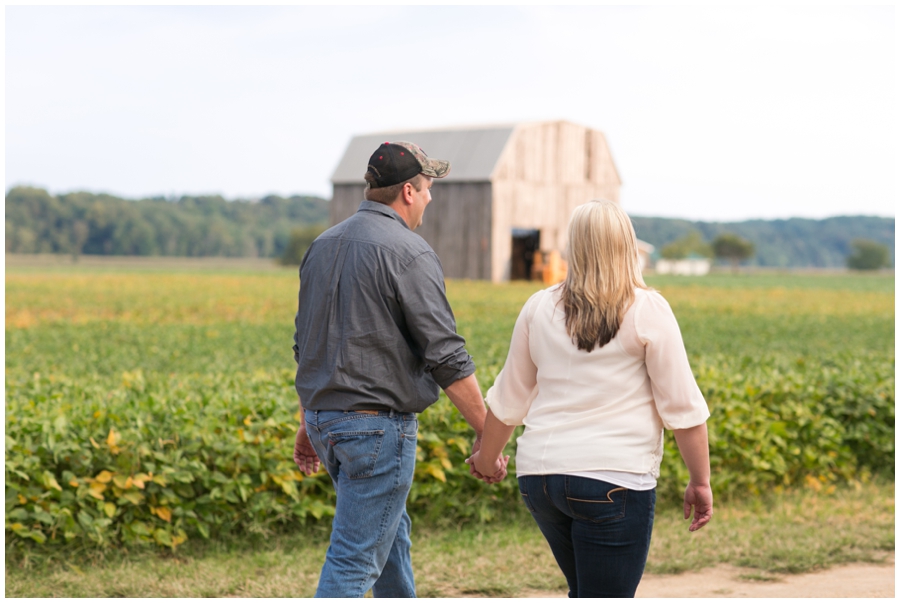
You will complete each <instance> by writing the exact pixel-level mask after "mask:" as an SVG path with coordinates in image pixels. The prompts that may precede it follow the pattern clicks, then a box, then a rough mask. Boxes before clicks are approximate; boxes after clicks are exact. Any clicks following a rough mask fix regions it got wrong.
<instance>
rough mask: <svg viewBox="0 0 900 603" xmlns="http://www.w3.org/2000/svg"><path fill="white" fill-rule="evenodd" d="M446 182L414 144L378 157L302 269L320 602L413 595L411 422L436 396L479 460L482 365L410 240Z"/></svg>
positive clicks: (417, 241)
mask: <svg viewBox="0 0 900 603" xmlns="http://www.w3.org/2000/svg"><path fill="white" fill-rule="evenodd" d="M449 171H450V164H449V162H447V161H440V160H436V159H430V158H428V156H427V155H426V154H425V153H424V151H422V150H421V149H420V148H419V147H418V146H416V145H414V144H412V143H409V142H395V143H388V142H386V143H384V144H382V145H381V146H380V147H378V149H377V150H376V151H375V153H374V154H373V155H372V157H371V158H370V159H369V165H368V169H367V171H366V174H365V176H364V178H365V180H366V183H367V186H366V194H365V197H366V200H365V201H363V202H362V204H361V205H360V206H359V210H358V211H357V213H356V214H355V215H354V216H352V217H350V218H349V219H347V220H345V221H344V222H341V223H340V224H338V225H337V226H334V227H332V228H330V229H328V230H327V231H325V232H324V233H323V234H322V235H321V236H319V238H317V239H316V240H315V241H314V242H313V244H312V245H311V246H310V248H309V251H308V252H307V253H306V256H305V257H304V258H303V262H302V263H301V265H300V283H301V286H300V296H299V308H298V311H297V317H296V320H295V325H296V332H295V334H294V359H295V360H296V361H297V379H296V388H297V394H298V395H299V396H300V405H301V410H302V411H303V412H302V413H301V414H303V415H304V418H305V425H301V426H300V429H299V430H298V431H297V441H296V444H295V448H294V459H295V461H296V462H297V465H298V466H299V467H300V468H301V470H304V471H305V472H306V473H307V474H309V473H313V472H315V471H318V468H319V463H320V460H321V462H322V463H324V465H325V468H326V469H327V471H328V474H329V475H330V476H331V479H332V482H333V483H334V487H335V491H336V492H337V506H336V509H335V517H334V522H333V525H332V533H331V543H330V546H329V547H328V552H327V553H326V556H325V565H324V566H323V568H322V573H321V575H320V577H319V586H318V589H317V591H316V596H317V597H362V596H364V595H365V593H366V592H367V591H368V590H369V588H372V591H373V594H374V595H375V596H376V597H414V596H415V582H414V579H413V573H412V565H411V563H410V556H409V548H410V539H409V533H410V526H411V523H410V519H409V516H408V515H407V513H406V497H407V494H408V493H409V489H410V486H411V485H412V479H413V470H414V468H415V460H416V432H417V426H418V424H417V420H416V413H420V412H422V411H423V410H425V409H426V408H427V407H428V406H430V405H431V404H433V403H434V402H435V401H437V399H438V394H439V393H440V392H439V389H438V388H439V387H440V388H443V389H444V391H446V392H447V396H448V397H449V398H450V401H451V402H452V403H453V404H454V405H455V406H456V408H457V409H459V411H460V413H462V415H463V417H464V418H465V419H466V421H467V422H468V423H469V425H470V426H472V428H473V429H474V430H475V433H476V439H475V445H474V448H473V453H474V451H477V450H478V448H479V447H480V441H481V440H480V439H481V432H482V428H483V426H484V418H485V407H484V399H483V398H482V395H481V390H480V388H479V387H478V382H477V381H476V379H475V374H474V373H475V364H474V363H473V362H472V357H471V356H469V354H468V353H467V352H466V349H465V340H464V339H463V338H462V337H460V336H459V335H458V334H457V333H456V322H455V320H454V318H453V313H452V311H451V310H450V305H449V304H448V302H447V298H446V295H445V290H444V275H443V271H442V269H441V264H440V261H439V260H438V258H437V255H435V253H434V251H433V250H432V249H431V247H429V245H428V244H427V243H426V242H425V240H424V239H422V237H420V236H418V235H416V234H415V233H413V230H415V229H416V228H417V227H418V226H419V225H420V224H421V223H422V217H423V215H424V212H425V208H426V207H427V205H428V203H430V202H431V185H432V179H433V178H443V177H444V176H446V175H447V173H448V172H449ZM473 474H474V472H473ZM504 475H505V469H503V470H501V471H500V472H498V474H497V475H495V476H490V477H488V478H486V479H485V481H488V482H493V481H499V480H500V479H502V478H503V476H504ZM476 476H477V477H481V476H480V474H477V475H476Z"/></svg>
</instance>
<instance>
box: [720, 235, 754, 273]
mask: <svg viewBox="0 0 900 603" xmlns="http://www.w3.org/2000/svg"><path fill="white" fill-rule="evenodd" d="M712 249H713V253H715V254H716V258H718V259H720V260H728V261H729V262H731V267H732V269H733V270H735V271H737V267H738V264H740V263H741V262H742V261H744V260H746V259H747V258H749V257H750V256H752V255H753V251H754V245H753V243H751V242H750V241H748V240H747V239H742V238H741V237H739V236H737V235H736V234H734V233H731V232H723V233H722V234H720V235H719V236H717V237H716V238H715V239H713V242H712Z"/></svg>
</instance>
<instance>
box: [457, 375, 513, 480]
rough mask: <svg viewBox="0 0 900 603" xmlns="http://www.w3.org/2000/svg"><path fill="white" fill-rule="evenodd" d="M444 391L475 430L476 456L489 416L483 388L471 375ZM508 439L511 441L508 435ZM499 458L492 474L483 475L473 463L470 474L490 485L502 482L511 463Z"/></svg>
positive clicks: (498, 455)
mask: <svg viewBox="0 0 900 603" xmlns="http://www.w3.org/2000/svg"><path fill="white" fill-rule="evenodd" d="M444 391H445V392H447V397H448V398H450V401H451V402H452V403H453V405H454V406H455V407H456V408H457V410H459V412H460V414H461V415H462V416H463V418H464V419H465V420H466V422H467V423H468V424H469V425H470V426H471V427H472V429H474V430H475V443H474V444H473V445H472V455H475V454H476V453H477V452H478V451H479V450H481V438H482V435H483V434H484V428H485V418H486V416H487V410H486V409H485V407H484V398H483V397H482V395H481V388H479V387H478V380H477V379H476V378H475V375H469V376H468V377H463V378H462V379H460V380H458V381H455V382H453V383H452V384H451V385H449V386H447V389H445V390H444ZM510 429H512V428H510ZM507 439H509V436H508V435H507ZM501 449H502V446H501ZM501 452H502V450H501ZM497 457H498V462H497V466H496V467H495V470H494V471H493V472H491V474H489V475H482V474H481V473H479V472H478V470H476V469H475V465H474V464H472V463H469V473H471V474H472V475H474V476H475V477H477V478H478V479H483V480H484V481H486V482H487V483H489V484H495V483H497V482H499V481H501V480H502V479H503V478H504V477H506V464H507V463H508V462H509V457H505V458H504V457H503V456H502V455H501V454H500V453H497ZM467 462H468V460H467Z"/></svg>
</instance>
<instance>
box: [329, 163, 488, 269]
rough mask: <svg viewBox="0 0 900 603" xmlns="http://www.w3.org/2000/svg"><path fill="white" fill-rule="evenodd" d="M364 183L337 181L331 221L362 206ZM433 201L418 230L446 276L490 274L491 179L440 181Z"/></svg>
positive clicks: (332, 202) (337, 220)
mask: <svg viewBox="0 0 900 603" xmlns="http://www.w3.org/2000/svg"><path fill="white" fill-rule="evenodd" d="M364 192H365V186H363V185H360V186H356V185H345V184H342V185H335V186H334V194H333V197H332V200H331V208H330V217H331V224H332V225H334V224H337V223H338V222H341V221H343V220H346V219H347V218H349V217H350V216H352V215H353V214H354V213H356V210H357V209H359V204H360V202H361V201H362V200H363V198H364V196H363V195H364ZM431 196H432V201H431V203H430V204H429V205H428V207H427V208H426V209H425V215H424V217H423V220H422V225H421V226H419V227H418V228H417V229H416V231H415V232H416V234H418V235H419V236H421V237H422V238H424V239H425V240H426V241H427V242H428V244H429V245H431V248H432V249H434V251H435V253H437V255H438V257H439V258H440V260H441V265H442V266H443V267H444V276H445V277H447V278H470V279H489V278H491V256H490V250H491V209H490V208H491V185H490V183H487V182H484V183H468V182H441V181H440V180H435V181H434V185H433V186H432V188H431Z"/></svg>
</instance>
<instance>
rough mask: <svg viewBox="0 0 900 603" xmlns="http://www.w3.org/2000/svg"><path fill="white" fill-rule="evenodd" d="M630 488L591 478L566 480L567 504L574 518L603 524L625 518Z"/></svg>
mask: <svg viewBox="0 0 900 603" xmlns="http://www.w3.org/2000/svg"><path fill="white" fill-rule="evenodd" d="M627 494H628V488H623V487H621V486H615V485H613V484H609V483H607V482H603V481H600V480H594V479H589V478H579V477H568V478H566V502H567V503H568V504H569V511H570V512H571V513H572V517H574V518H576V519H583V520H585V521H591V522H594V523H603V522H605V521H612V520H614V519H622V518H623V517H625V500H626V498H627Z"/></svg>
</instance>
